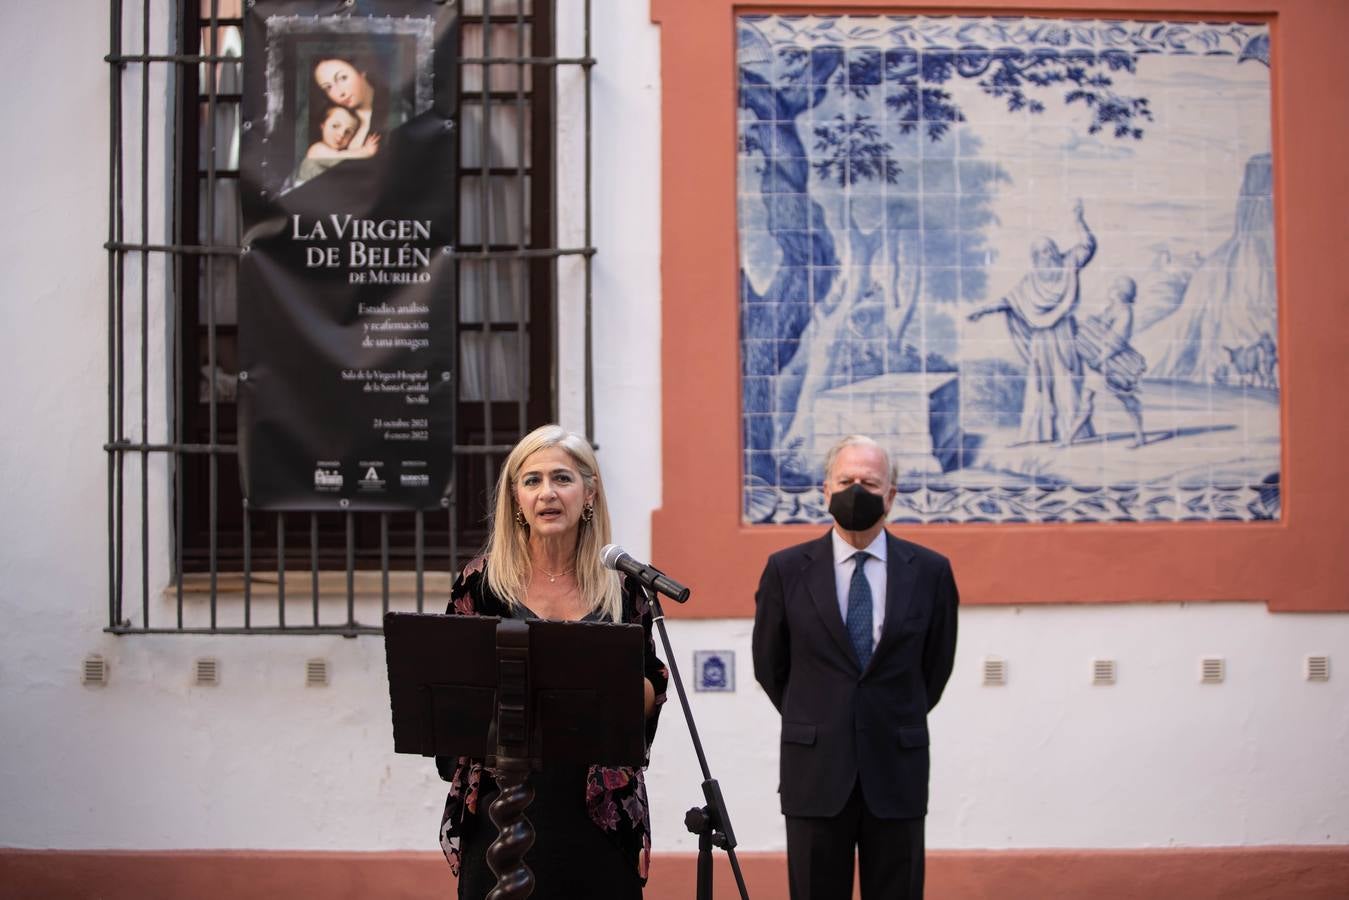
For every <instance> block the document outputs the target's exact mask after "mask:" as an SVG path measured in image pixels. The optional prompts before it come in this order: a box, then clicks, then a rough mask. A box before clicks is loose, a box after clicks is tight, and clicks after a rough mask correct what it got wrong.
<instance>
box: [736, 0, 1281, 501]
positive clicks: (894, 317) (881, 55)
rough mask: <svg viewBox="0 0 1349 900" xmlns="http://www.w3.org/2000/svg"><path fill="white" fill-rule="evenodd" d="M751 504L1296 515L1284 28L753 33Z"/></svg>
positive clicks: (744, 94)
mask: <svg viewBox="0 0 1349 900" xmlns="http://www.w3.org/2000/svg"><path fill="white" fill-rule="evenodd" d="M737 58H738V69H739V95H738V99H739V103H738V106H739V121H738V131H739V154H738V161H739V177H738V204H739V240H740V266H741V269H740V275H741V277H740V310H741V357H742V365H743V368H742V401H743V402H742V414H743V422H744V453H745V456H744V479H745V480H744V515H745V518H746V520H747V521H750V522H815V521H824V520H825V519H826V518H827V517H828V513H827V511H826V509H825V506H824V502H823V497H822V494H821V492H820V482H821V476H822V463H823V455H824V452H825V451H826V450H827V449H828V447H829V445H830V444H831V443H833V442H834V441H835V440H836V439H837V438H838V437H840V436H842V435H844V434H848V433H850V432H863V433H866V434H870V435H872V436H873V437H875V438H876V439H877V440H879V441H881V442H882V443H884V444H885V445H886V446H887V447H888V448H889V449H890V452H891V454H892V455H893V457H894V458H895V459H896V460H897V462H898V466H899V471H900V479H899V495H898V499H897V501H896V504H895V510H894V512H893V513H892V520H894V521H898V522H1046V521H1053V522H1083V521H1089V522H1100V521H1144V520H1165V521H1181V520H1200V521H1213V520H1247V521H1248V520H1257V519H1273V518H1278V516H1279V473H1280V434H1279V419H1280V412H1279V405H1280V395H1279V377H1278V369H1279V367H1278V355H1279V349H1278V330H1277V319H1278V315H1277V305H1278V304H1277V297H1276V294H1275V271H1274V234H1273V224H1274V220H1273V197H1272V172H1271V165H1270V109H1269V97H1270V70H1269V31H1268V28H1267V27H1266V26H1265V25H1262V24H1250V23H1235V22H1221V23H1195V22H1138V21H1100V20H1082V19H1044V18H1021V17H1016V18H1001V17H984V18H972V17H956V16H951V17H939V18H932V17H921V16H782V15H747V16H742V17H740V18H739V19H738V20H737Z"/></svg>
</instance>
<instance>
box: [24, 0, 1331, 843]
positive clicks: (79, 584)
mask: <svg viewBox="0 0 1349 900" xmlns="http://www.w3.org/2000/svg"><path fill="white" fill-rule="evenodd" d="M37 9H38V7H36V6H34V7H32V8H31V9H30V8H28V7H25V6H22V5H16V4H8V5H5V6H4V7H3V8H2V9H0V47H3V49H4V50H5V51H7V53H6V58H9V59H15V60H24V61H25V62H24V66H25V67H26V69H27V71H28V72H29V73H30V78H31V83H32V84H33V85H36V86H40V90H39V89H36V88H35V89H32V90H27V91H10V92H7V93H6V94H5V95H4V99H3V100H0V104H3V107H0V112H2V113H3V117H4V120H5V121H9V122H22V123H23V125H24V127H23V133H24V136H23V138H22V139H15V140H10V141H7V142H5V143H4V144H3V146H0V171H3V172H4V173H6V174H5V180H6V193H5V196H6V200H7V204H6V206H7V209H6V213H7V215H5V216H4V217H3V218H2V219H0V236H2V237H3V246H5V247H6V248H7V252H6V263H5V268H4V272H5V278H4V282H3V284H4V288H3V290H4V294H3V304H4V305H3V309H4V312H5V318H6V322H7V325H8V326H9V327H7V328H5V329H0V384H3V385H4V391H3V396H4V398H5V399H4V413H5V426H6V427H5V428H4V430H3V432H0V447H3V455H2V456H0V497H3V500H4V506H3V509H4V515H3V517H0V726H2V727H0V809H3V810H4V811H5V815H4V816H3V817H0V846H14V847H53V848H128V849H132V848H262V849H305V848H312V849H324V850H380V849H425V850H430V849H434V848H435V826H436V822H437V819H438V812H439V807H440V804H441V802H442V797H443V790H442V787H441V785H440V783H439V782H438V780H437V779H436V777H435V775H434V771H433V767H432V765H431V763H430V761H429V760H422V759H419V758H410V757H403V756H396V755H394V754H393V753H392V752H390V751H391V746H390V745H391V741H390V737H389V727H388V704H387V693H386V691H387V685H386V683H385V675H384V660H383V652H384V651H383V644H382V642H381V641H379V640H378V639H372V638H360V639H356V640H343V639H341V638H299V637H255V638H240V637H127V638H113V637H110V636H108V635H105V634H103V633H102V631H101V629H102V628H103V627H104V625H105V624H106V621H107V612H106V610H107V575H106V559H107V544H106V519H105V489H106V477H107V473H106V462H105V457H104V454H103V452H102V450H101V446H102V443H103V441H104V438H105V432H106V419H105V415H106V390H107V386H106V347H107V324H106V282H105V278H106V267H107V263H106V256H105V255H104V253H103V252H102V250H101V244H102V241H103V240H104V238H105V229H106V209H105V198H106V185H107V181H106V179H107V172H106V169H105V165H106V163H105V160H106V146H107V135H106V127H107V126H106V123H107V85H108V81H107V77H108V76H107V66H106V65H105V64H104V63H103V62H102V56H103V54H104V53H105V52H106V51H107V35H106V14H105V12H103V11H100V12H99V14H96V15H95V14H91V15H88V16H70V17H67V19H66V20H65V21H63V26H62V28H61V29H60V30H59V33H58V32H56V31H53V30H52V29H51V28H50V26H49V23H48V22H47V19H46V18H44V17H43V15H41V14H40V13H39V12H37V11H36V10H37ZM595 10H596V14H595V23H594V35H593V39H594V52H595V55H596V57H597V58H598V59H599V60H600V64H599V65H598V66H597V67H596V70H595V116H596V134H595V138H594V148H595V160H596V164H595V171H596V185H595V190H594V203H595V229H596V238H595V240H596V244H597V246H599V247H600V254H599V256H597V257H596V271H595V296H596V301H595V302H596V311H597V325H596V338H597V340H596V346H597V354H596V365H595V377H596V383H597V390H596V396H597V411H596V412H597V415H596V419H597V434H598V437H599V441H600V444H601V447H602V451H601V452H602V457H603V463H604V466H605V475H606V479H607V481H608V483H609V487H610V490H611V493H612V495H613V496H614V498H615V501H616V509H615V520H616V521H615V528H616V536H617V538H618V540H619V541H620V542H622V543H624V544H625V545H626V546H628V547H629V549H631V550H632V551H633V552H634V553H635V554H637V555H646V554H647V553H648V552H649V548H650V530H649V528H650V526H649V521H650V511H651V510H652V509H653V508H655V507H657V506H658V505H659V503H660V498H661V495H662V485H661V484H660V478H659V472H660V457H659V447H660V443H659V440H660V438H659V426H660V417H659V384H660V381H659V379H660V373H659V358H658V353H657V352H658V347H659V344H658V338H657V332H658V322H659V319H658V316H659V302H660V299H661V298H660V296H659V240H658V238H659V208H660V205H659V195H658V172H659V130H660V121H659V107H658V101H659V96H660V90H661V88H660V84H659V55H658V51H659V47H658V44H657V33H656V31H655V29H654V28H653V27H651V26H650V25H649V24H648V23H647V21H646V10H645V4H642V3H629V2H627V0H599V2H597V3H595ZM568 34H569V37H568V39H569V40H572V39H574V38H575V32H574V31H572V32H569V33H568ZM42 40H46V41H47V45H45V46H44V45H41V44H39V47H38V49H39V51H40V52H33V49H34V42H35V41H42ZM161 187H162V185H159V186H152V189H153V191H154V192H158V190H159V188H161ZM569 296H573V297H574V296H575V295H574V294H570V295H569ZM666 299H667V300H668V301H670V302H677V299H678V298H666ZM567 302H568V303H569V304H570V303H574V302H575V301H574V300H569V301H567ZM156 303H158V304H160V306H159V308H158V311H156V308H155V304H156ZM162 303H163V294H162V292H158V293H157V294H154V295H152V297H151V305H152V310H151V317H150V321H151V325H152V331H153V329H158V328H162V327H164V316H163V311H162ZM576 312H577V310H576V309H575V308H574V307H570V306H569V307H568V309H567V310H566V311H565V315H564V317H563V322H562V323H560V327H561V328H562V329H563V331H564V332H565V333H570V332H567V331H566V330H567V329H574V327H575V316H576ZM577 378H578V370H577V368H576V364H575V361H574V360H570V361H568V362H566V363H564V365H563V371H562V373H561V382H560V389H561V391H562V395H563V397H564V402H563V416H564V419H566V420H567V421H568V424H570V425H573V427H577V426H579V424H580V423H579V422H578V421H577V420H576V416H577V409H578V407H577V405H576V401H575V398H576V391H577V387H576V383H577V381H576V380H577ZM154 396H155V394H153V393H152V397H154ZM160 396H162V393H161V394H160ZM155 427H162V420H161V422H160V424H159V425H158V426H155ZM133 483H138V473H137V478H136V479H135V480H134V481H133ZM671 487H672V489H681V490H683V489H690V486H671ZM161 493H162V492H161ZM163 509H164V507H163V504H162V500H159V499H152V502H151V519H152V522H151V525H152V538H151V542H152V560H151V567H152V571H153V572H154V573H160V574H154V575H152V578H156V579H162V571H163V567H164V562H165V559H166V550H165V546H166V542H165V540H164V539H163V538H162V535H163V534H164V533H165V527H164V526H165V519H164V515H163ZM133 533H134V532H133ZM133 545H134V540H133ZM133 558H134V555H133ZM956 563H957V571H958V570H959V563H960V561H959V560H957V561H956ZM757 564H758V561H757V560H750V561H747V565H757ZM676 574H677V575H680V576H682V577H684V578H685V579H687V580H688V581H690V582H692V583H693V584H694V586H695V587H696V588H697V589H698V593H697V594H695V598H694V602H695V603H696V602H697V601H698V598H699V596H701V595H703V594H707V595H711V593H712V592H713V591H714V586H711V585H702V584H699V583H698V581H697V573H676ZM131 575H132V581H131V584H133V585H134V584H135V583H136V581H137V580H138V579H139V569H138V568H136V566H135V565H133V566H132V570H131ZM1326 589H1327V590H1343V586H1335V585H1327V586H1326ZM130 602H133V603H134V602H137V599H136V598H135V597H134V596H133V597H132V599H131V601H130ZM156 603H158V601H156ZM673 614H674V615H676V616H677V615H678V611H677V610H675V611H674V612H673ZM670 630H671V636H672V639H673V642H674V646H675V648H676V656H675V659H676V660H677V662H678V663H679V664H680V665H681V667H683V668H684V669H685V670H686V675H690V674H691V672H689V671H688V670H690V669H691V667H692V654H693V651H694V650H696V649H722V650H724V649H730V650H734V651H736V662H737V669H738V671H737V673H736V679H737V688H738V690H737V691H736V692H735V693H733V694H727V695H712V694H693V704H694V708H695V711H696V714H697V716H698V719H699V725H700V729H701V733H702V736H703V738H704V741H705V743H706V747H707V751H708V756H709V760H710V763H711V765H712V770H713V774H714V775H715V776H716V777H717V778H718V779H719V780H720V782H721V784H722V787H723V790H724V792H725V795H726V798H727V801H728V803H729V804H730V810H731V815H732V822H733V824H734V825H735V828H736V830H737V833H738V836H739V838H740V840H741V848H742V849H744V850H764V849H773V848H780V847H781V846H782V844H783V839H782V829H781V824H780V819H779V817H778V816H777V808H776V796H775V794H774V788H775V785H776V780H777V776H776V729H777V720H776V715H775V713H774V712H773V710H772V708H771V706H770V705H769V704H768V702H767V701H766V699H764V698H763V697H762V696H761V695H760V692H759V690H758V688H757V687H755V686H754V685H753V681H752V674H751V672H750V662H749V623H748V621H743V620H736V621H689V620H683V621H675V622H672V623H671V629H670ZM90 652H101V653H103V654H104V655H105V656H107V657H108V658H109V660H110V661H111V666H112V668H111V672H112V680H111V683H110V684H109V686H108V687H106V688H102V689H92V688H84V687H81V686H80V684H79V668H80V660H81V659H82V657H83V656H84V655H85V654H86V653H90ZM1308 653H1328V654H1330V655H1331V656H1332V680H1331V681H1330V682H1329V683H1327V684H1308V683H1307V682H1305V681H1303V680H1302V677H1301V665H1302V657H1303V656H1305V655H1306V654H1308ZM986 654H995V655H999V656H1002V657H1004V658H1006V659H1007V660H1008V661H1009V672H1010V683H1009V684H1008V685H1007V686H1005V687H1001V688H984V687H981V686H980V685H979V684H978V680H979V674H980V662H981V660H982V658H983V656H984V655H986ZM1204 654H1222V655H1225V656H1227V658H1228V660H1229V678H1228V681H1227V682H1226V683H1225V684H1223V685H1219V686H1200V685H1199V684H1198V671H1197V666H1198V658H1199V657H1200V656H1201V655H1204ZM201 655H211V656H215V657H217V658H219V659H220V662H221V674H222V684H221V685H220V686H219V687H217V688H212V689H204V688H194V687H192V686H190V669H191V664H192V660H193V659H194V658H196V657H197V656H201ZM313 656H323V657H327V658H328V659H329V660H330V661H331V663H332V673H333V677H332V684H331V686H330V687H328V688H326V689H310V688H305V687H304V686H303V675H304V673H303V667H304V662H305V660H306V659H308V658H309V657H313ZM1093 656H1108V657H1113V658H1115V659H1117V660H1119V666H1120V681H1119V684H1117V685H1116V686H1114V687H1091V686H1090V684H1089V669H1088V667H1089V661H1090V659H1091V658H1092V657H1093ZM1346 665H1349V617H1346V616H1287V615H1285V616H1271V615H1269V614H1268V613H1267V612H1265V610H1264V609H1263V608H1261V607H1259V606H1255V605H1239V604H1213V605H1205V604H1199V605H1189V606H1184V607H1181V606H1175V605H1165V606H1163V605H1158V606H1146V605H1139V606H1109V607H1064V608H1051V609H1039V608H1036V609H1023V610H1016V609H989V608H979V609H973V608H971V609H966V610H965V611H964V614H963V618H962V623H961V644H960V652H959V656H958V659H957V667H956V672H955V675H954V677H953V679H952V683H951V686H950V688H949V689H948V692H947V696H946V698H945V699H944V701H943V703H942V705H941V706H940V707H939V709H938V710H937V712H936V714H935V715H934V717H933V721H932V730H933V740H934V748H933V755H934V772H933V785H932V794H933V804H932V814H931V817H930V820H929V844H930V845H931V846H934V847H1041V846H1055V847H1070V846H1100V847H1141V846H1159V845H1168V844H1177V845H1192V846H1203V845H1222V844H1270V843H1343V842H1345V841H1349V767H1347V766H1345V765H1344V762H1343V761H1344V758H1345V756H1346V751H1347V750H1349V713H1346V710H1349V702H1347V701H1349V696H1346V694H1349V678H1346V676H1345V674H1344V673H1343V671H1342V670H1343V669H1344V668H1345V666H1346ZM699 781H700V776H699V774H698V772H697V770H696V764H695V761H694V757H693V754H692V751H691V749H690V747H689V746H688V739H687V736H686V733H685V730H684V726H683V724H682V722H681V720H680V715H679V710H678V708H677V706H675V705H674V702H673V700H672V701H671V705H670V706H669V707H667V708H666V710H665V713H664V719H663V722H662V726H661V733H660V736H659V739H658V741H657V745H656V750H655V757H654V760H653V767H652V773H651V793H652V798H653V808H654V813H655V831H656V843H657V847H658V849H665V850H669V849H692V847H693V842H692V840H691V839H690V837H689V836H688V835H686V834H684V833H683V829H682V818H683V813H684V810H685V809H686V808H687V807H689V806H692V805H694V804H695V803H698V802H699V800H700V797H701V794H700V791H699V789H698V783H699Z"/></svg>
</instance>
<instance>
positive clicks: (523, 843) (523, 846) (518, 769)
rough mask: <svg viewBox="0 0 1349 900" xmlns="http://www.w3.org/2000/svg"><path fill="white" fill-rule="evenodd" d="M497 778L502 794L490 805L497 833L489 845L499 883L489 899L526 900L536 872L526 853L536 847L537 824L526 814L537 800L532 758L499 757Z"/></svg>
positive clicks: (488, 853) (490, 858)
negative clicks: (533, 782) (531, 774)
mask: <svg viewBox="0 0 1349 900" xmlns="http://www.w3.org/2000/svg"><path fill="white" fill-rule="evenodd" d="M496 779H497V785H498V787H500V789H501V793H500V794H498V795H497V798H496V799H495V800H493V801H492V805H491V806H490V807H488V815H489V816H490V817H491V819H492V823H493V824H494V825H496V827H497V836H496V840H494V841H492V846H490V847H488V848H487V865H488V866H489V867H490V868H491V869H492V872H493V874H495V875H496V877H497V884H496V887H494V888H493V889H492V891H491V893H489V894H488V895H487V900H526V898H527V897H529V895H530V894H532V893H534V873H533V872H531V871H530V870H529V866H527V865H525V854H526V853H528V852H529V848H530V847H533V846H534V826H533V825H531V824H530V823H529V819H527V818H526V817H525V814H524V813H525V810H526V809H527V808H528V807H529V804H530V801H532V800H533V799H534V788H533V786H532V785H530V783H529V763H528V761H526V760H520V759H500V760H498V763H497V771H496Z"/></svg>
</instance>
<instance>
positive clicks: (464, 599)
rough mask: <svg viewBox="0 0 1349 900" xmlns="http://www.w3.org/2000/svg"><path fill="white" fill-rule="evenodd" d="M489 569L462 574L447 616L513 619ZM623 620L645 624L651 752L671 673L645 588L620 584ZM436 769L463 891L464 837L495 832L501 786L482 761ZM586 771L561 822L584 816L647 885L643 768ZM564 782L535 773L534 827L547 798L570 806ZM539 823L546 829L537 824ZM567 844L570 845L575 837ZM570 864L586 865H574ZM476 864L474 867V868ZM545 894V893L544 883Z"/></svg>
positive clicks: (445, 832) (450, 855) (470, 568)
mask: <svg viewBox="0 0 1349 900" xmlns="http://www.w3.org/2000/svg"><path fill="white" fill-rule="evenodd" d="M486 568H487V560H486V558H484V557H479V558H478V559H475V560H474V561H473V562H471V563H469V564H468V565H467V566H465V567H464V571H463V572H462V573H461V574H460V576H459V578H458V580H456V581H455V584H454V587H453V588H452V589H451V591H450V603H449V607H448V608H447V609H446V612H447V613H449V614H451V615H464V616H499V617H501V618H511V617H512V616H513V615H515V613H514V612H513V611H512V610H511V608H510V607H509V605H508V604H507V603H506V602H505V601H504V600H502V599H501V598H500V597H498V596H497V595H496V593H495V592H493V591H492V589H491V586H490V585H488V584H487V571H486ZM623 621H624V622H625V623H637V624H640V625H641V626H642V628H643V630H644V631H645V632H646V663H645V670H646V671H645V674H646V678H647V680H648V681H650V682H651V686H652V687H653V688H654V689H655V694H656V708H655V710H654V711H653V712H652V714H651V716H650V717H648V718H647V720H646V746H647V748H648V751H649V749H650V747H651V741H652V739H653V738H654V737H655V734H656V721H657V719H658V718H659V714H660V708H661V704H663V703H664V702H665V690H666V687H667V686H668V683H669V673H668V672H667V670H666V668H665V664H664V663H663V662H661V660H660V658H659V657H657V656H656V647H655V643H654V642H653V640H652V634H651V629H652V618H651V609H650V605H649V604H648V602H647V599H646V596H645V594H644V593H643V592H642V591H641V589H640V586H638V585H637V584H636V583H635V582H633V581H632V580H631V579H627V578H625V579H624V584H623ZM436 768H437V769H438V770H439V771H440V776H441V777H442V778H443V779H445V780H446V781H448V782H449V783H450V790H449V795H448V796H447V797H446V798H445V814H444V816H442V818H441V823H440V846H441V849H442V850H443V851H444V852H445V859H446V860H447V861H448V862H449V864H450V868H451V870H452V871H453V872H454V874H455V875H456V876H460V878H461V889H462V883H463V879H464V878H466V877H468V874H469V873H463V872H461V868H462V867H463V865H464V863H465V861H466V857H465V847H464V840H465V838H466V837H469V838H477V840H476V841H475V843H478V844H481V843H483V841H484V840H485V838H483V837H482V835H483V832H480V831H478V829H479V828H480V827H485V828H486V829H491V830H492V831H491V832H490V833H491V834H494V833H495V831H494V829H495V826H494V825H492V823H491V821H490V820H489V819H488V818H487V801H490V798H491V797H493V796H495V795H496V793H497V790H496V782H495V780H494V779H493V778H492V774H491V772H490V771H488V770H486V769H484V768H483V765H482V761H481V760H477V759H470V758H468V757H459V758H458V759H455V758H452V757H440V756H438V757H436ZM582 768H584V772H583V773H582V771H580V770H579V769H578V771H577V772H576V773H575V781H576V794H575V797H576V804H575V808H574V809H569V810H567V811H565V813H564V815H573V816H574V817H583V818H585V819H588V820H589V821H590V822H591V823H593V824H594V826H595V828H597V829H598V830H599V832H598V833H599V834H601V835H602V836H603V839H604V840H605V841H606V842H607V843H609V844H611V845H612V846H613V848H614V850H615V851H617V858H621V859H622V860H625V861H626V863H625V864H626V865H628V866H631V867H632V869H634V870H635V874H636V876H637V882H636V883H637V884H639V885H641V884H645V883H646V878H647V872H648V870H649V867H650V864H651V817H650V811H649V808H648V805H647V797H646V782H645V779H644V777H643V773H644V772H645V763H644V764H643V765H642V766H641V767H637V768H631V767H626V766H624V767H617V768H608V767H604V766H589V767H588V768H585V767H582ZM562 778H563V779H565V781H564V783H563V784H562V785H561V788H562V790H561V792H560V793H559V792H558V791H557V790H556V789H554V788H553V785H556V784H557V782H558V781H559V777H558V775H557V774H556V773H554V774H553V775H552V776H550V775H549V773H547V772H544V773H535V775H533V776H531V781H533V782H539V784H538V786H537V790H538V794H537V795H536V799H535V804H534V805H531V807H530V809H531V813H530V818H531V820H535V813H534V811H535V808H536V806H538V805H539V804H540V803H549V802H550V801H549V799H548V795H549V794H553V795H558V796H560V797H561V798H562V800H563V803H564V805H566V806H568V807H571V806H572V804H571V803H570V801H569V800H567V798H566V792H567V791H568V790H569V789H570V788H569V785H570V780H571V778H572V775H571V774H570V773H563V775H562ZM541 814H543V812H542V811H541ZM535 824H536V825H541V824H542V823H540V822H538V821H537V820H535ZM594 834H595V833H590V834H584V833H583V834H582V835H580V836H581V837H582V838H585V839H591V838H593V835H594ZM550 837H552V835H551V834H550ZM541 840H542V837H541ZM567 840H571V836H569V837H568V838H567ZM539 844H540V842H536V844H535V846H536V848H538V847H539ZM587 856H588V857H589V856H591V854H587ZM526 861H527V862H530V857H528V856H527V857H526ZM573 863H574V864H578V865H583V864H584V863H581V862H580V861H575V860H574V861H573ZM473 864H474V865H476V864H477V863H476V861H475V862H474V863H473ZM531 867H533V863H531ZM479 874H481V873H479ZM487 874H488V875H490V873H487ZM540 887H543V885H542V883H541V884H540Z"/></svg>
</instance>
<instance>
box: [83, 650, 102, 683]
mask: <svg viewBox="0 0 1349 900" xmlns="http://www.w3.org/2000/svg"><path fill="white" fill-rule="evenodd" d="M80 683H81V684H90V685H93V686H95V687H103V686H104V685H105V684H107V683H108V661H107V660H106V659H104V658H103V657H101V656H99V655H98V654H97V653H94V654H91V655H89V656H86V657H85V658H84V668H83V671H82V672H81V673H80Z"/></svg>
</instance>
